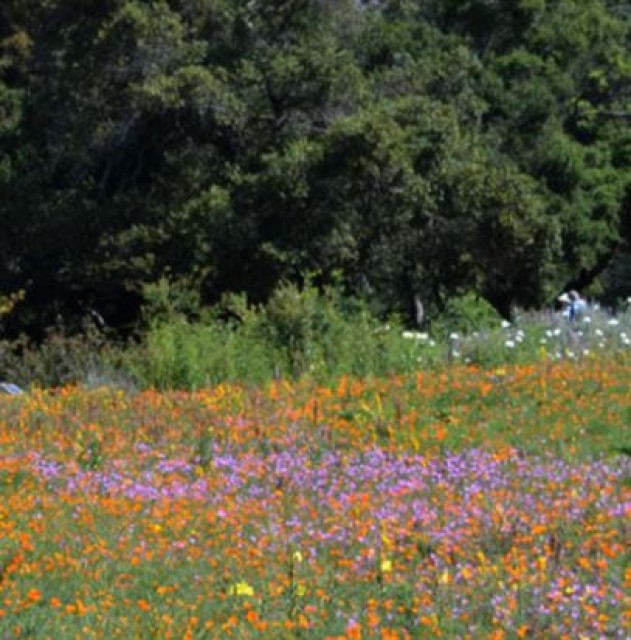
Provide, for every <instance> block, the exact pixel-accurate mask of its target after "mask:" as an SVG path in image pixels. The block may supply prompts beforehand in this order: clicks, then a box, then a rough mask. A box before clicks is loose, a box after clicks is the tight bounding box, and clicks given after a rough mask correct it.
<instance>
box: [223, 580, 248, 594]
mask: <svg viewBox="0 0 631 640" xmlns="http://www.w3.org/2000/svg"><path fill="white" fill-rule="evenodd" d="M228 593H229V594H230V595H232V596H253V595H254V589H253V588H252V587H251V586H250V585H249V584H248V583H247V582H237V583H236V584H233V585H232V586H231V587H230V589H228Z"/></svg>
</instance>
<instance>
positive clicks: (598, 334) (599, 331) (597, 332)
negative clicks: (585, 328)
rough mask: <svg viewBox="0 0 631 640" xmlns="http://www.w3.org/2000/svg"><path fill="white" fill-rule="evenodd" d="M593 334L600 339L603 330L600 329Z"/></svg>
mask: <svg viewBox="0 0 631 640" xmlns="http://www.w3.org/2000/svg"><path fill="white" fill-rule="evenodd" d="M594 333H595V334H596V335H597V336H598V337H599V338H600V337H602V335H603V330H602V329H596V331H594Z"/></svg>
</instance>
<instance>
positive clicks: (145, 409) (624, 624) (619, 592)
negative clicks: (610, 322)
mask: <svg viewBox="0 0 631 640" xmlns="http://www.w3.org/2000/svg"><path fill="white" fill-rule="evenodd" d="M630 371H631V370H630V367H629V364H628V363H627V361H625V360H624V359H622V358H609V359H605V358H600V359H599V358H591V359H587V358H585V359H582V360H576V361H574V360H560V361H553V362H550V361H542V362H540V363H534V364H530V365H519V364H512V365H507V366H504V367H501V368H493V369H488V370H484V369H480V368H475V367H471V366H465V365H458V364H454V365H451V366H450V367H447V368H445V369H444V370H443V371H440V372H435V373H429V372H418V373H417V374H411V375H405V376H401V377H390V378H387V379H373V380H363V381H361V380H358V379H351V378H340V379H338V380H336V381H335V383H332V384H330V385H328V386H327V385H323V386H317V385H316V384H315V383H313V382H309V381H307V380H304V381H301V382H296V383H293V384H292V383H287V382H273V383H269V384H268V385H267V386H263V387H244V386H239V385H223V386H216V387H213V388H209V389H206V390H202V391H198V392H160V393H158V392H156V391H144V392H140V393H134V394H132V393H127V394H126V393H123V392H121V391H116V390H113V389H106V388H103V389H95V390H87V389H81V388H63V389H59V390H55V391H41V392H37V391H33V392H32V393H29V394H25V395H23V396H19V397H14V398H3V399H2V400H1V401H0V496H1V500H0V637H3V638H4V637H20V636H21V637H32V638H55V639H59V638H93V637H94V638H96V637H99V638H115V637H120V638H270V639H272V638H273V639H278V638H281V639H282V638H318V639H323V638H378V639H384V640H385V639H390V640H392V639H394V638H400V639H403V638H437V637H443V638H567V639H568V640H569V639H571V640H574V639H578V638H589V639H590V640H591V639H593V638H627V637H629V636H630V635H631V631H630V630H631V617H630V616H631V598H630V596H629V593H630V592H631V569H630V567H629V547H628V542H629V540H631V520H630V518H629V515H630V509H631V485H630V483H629V477H630V475H631V474H630V472H631V458H630V457H629V453H630V450H631V394H630V393H629V386H630V384H629V383H630V382H631V375H630Z"/></svg>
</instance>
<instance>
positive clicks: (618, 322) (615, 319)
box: [607, 318, 620, 327]
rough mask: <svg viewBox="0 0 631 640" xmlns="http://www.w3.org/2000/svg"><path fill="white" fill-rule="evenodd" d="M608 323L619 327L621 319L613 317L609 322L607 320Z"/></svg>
mask: <svg viewBox="0 0 631 640" xmlns="http://www.w3.org/2000/svg"><path fill="white" fill-rule="evenodd" d="M607 324H608V325H609V326H610V327H617V326H618V325H619V324H620V321H619V320H618V318H612V319H611V320H609V322H607Z"/></svg>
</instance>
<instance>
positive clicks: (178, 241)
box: [0, 0, 631, 336]
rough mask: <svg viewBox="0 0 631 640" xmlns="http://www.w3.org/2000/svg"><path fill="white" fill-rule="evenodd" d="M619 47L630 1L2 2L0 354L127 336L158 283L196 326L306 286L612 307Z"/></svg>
mask: <svg viewBox="0 0 631 640" xmlns="http://www.w3.org/2000/svg"><path fill="white" fill-rule="evenodd" d="M630 24H631V10H630V9H629V5H628V4H627V3H626V2H623V1H622V0H611V1H609V0H424V1H423V2H420V1H405V0H398V1H397V0H392V1H387V0H383V1H381V2H380V1H376V0H373V1H365V2H360V1H358V0H355V1H351V0H275V1H274V2H270V1H268V0H248V1H245V0H153V1H145V0H142V1H141V0H2V3H1V4H0V221H1V224H2V233H1V234H0V293H2V294H3V296H5V307H6V313H5V318H4V319H3V331H5V332H6V335H17V333H18V332H21V331H27V332H29V333H30V334H31V335H33V336H37V335H41V331H42V330H43V329H44V328H45V327H48V326H51V325H54V324H55V323H56V322H58V321H59V319H60V318H62V319H63V321H64V322H65V323H66V324H68V323H72V322H73V319H76V321H77V322H78V321H79V319H80V318H82V317H85V316H86V315H88V314H92V316H93V317H95V318H98V321H99V322H104V323H106V324H107V326H109V327H113V328H118V329H123V330H126V331H129V330H130V329H133V328H134V327H137V326H138V324H137V323H138V321H139V319H141V317H142V314H141V310H142V308H143V304H144V305H145V308H146V304H145V303H146V302H147V291H152V290H153V294H151V295H152V296H153V298H154V299H155V291H156V289H155V288H156V287H160V286H161V285H160V283H163V282H165V281H168V282H170V283H171V285H170V286H171V288H172V289H173V290H177V291H179V292H180V294H181V295H180V298H179V299H184V303H183V308H184V309H185V308H186V299H187V298H186V296H189V297H190V299H191V300H193V302H194V304H193V303H191V304H192V307H191V308H196V309H199V308H200V306H201V307H204V306H206V305H212V304H214V303H216V302H218V301H220V300H221V299H222V297H225V295H226V294H227V293H229V292H238V293H242V294H245V295H246V296H247V300H248V301H249V303H262V302H265V301H267V300H269V299H270V296H272V294H273V292H274V291H278V287H279V285H280V284H281V283H301V282H302V281H303V278H304V277H305V275H308V277H309V278H311V280H310V281H309V282H312V283H313V284H314V285H315V286H317V287H319V288H323V287H326V286H327V285H329V284H331V283H336V286H338V287H341V288H342V290H343V291H344V292H346V294H348V295H349V296H358V297H363V298H364V299H366V300H368V303H369V305H370V308H371V310H372V311H373V312H376V313H378V314H379V313H381V314H385V313H392V312H397V313H399V314H401V315H402V316H403V317H410V318H412V317H413V304H412V300H413V297H414V295H418V296H420V298H421V299H422V300H423V302H424V305H425V311H426V317H430V318H432V317H435V316H437V315H438V314H439V313H440V312H444V311H445V309H446V308H447V307H448V305H449V301H450V300H451V299H453V298H454V297H458V296H461V295H462V294H464V293H466V292H474V293H476V294H479V295H480V296H482V297H483V298H485V299H486V300H488V301H489V302H490V303H491V304H492V305H493V306H494V307H495V308H496V309H497V310H498V311H499V312H500V313H502V314H503V315H505V316H507V315H508V314H509V313H510V309H511V308H512V306H513V305H519V306H521V307H537V306H541V305H544V304H546V303H549V302H550V301H551V300H553V299H554V297H555V294H557V293H558V292H559V291H560V290H561V289H562V288H564V287H574V288H577V289H581V290H585V288H586V287H588V286H592V287H596V286H600V287H601V289H602V292H603V295H608V296H610V297H611V298H612V299H613V298H615V297H616V296H619V295H623V294H624V295H628V291H629V286H630V283H631V267H630V266H629V256H630V253H629V243H630V241H631V47H630V45H631V29H630ZM152 287H153V289H152ZM593 290H595V289H593ZM182 292H184V293H182ZM11 295H14V296H15V297H14V298H13V299H10V296H11ZM223 308H224V309H228V311H226V313H228V312H229V309H230V305H229V304H228V305H226V304H224V305H223ZM244 313H245V312H244Z"/></svg>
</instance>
